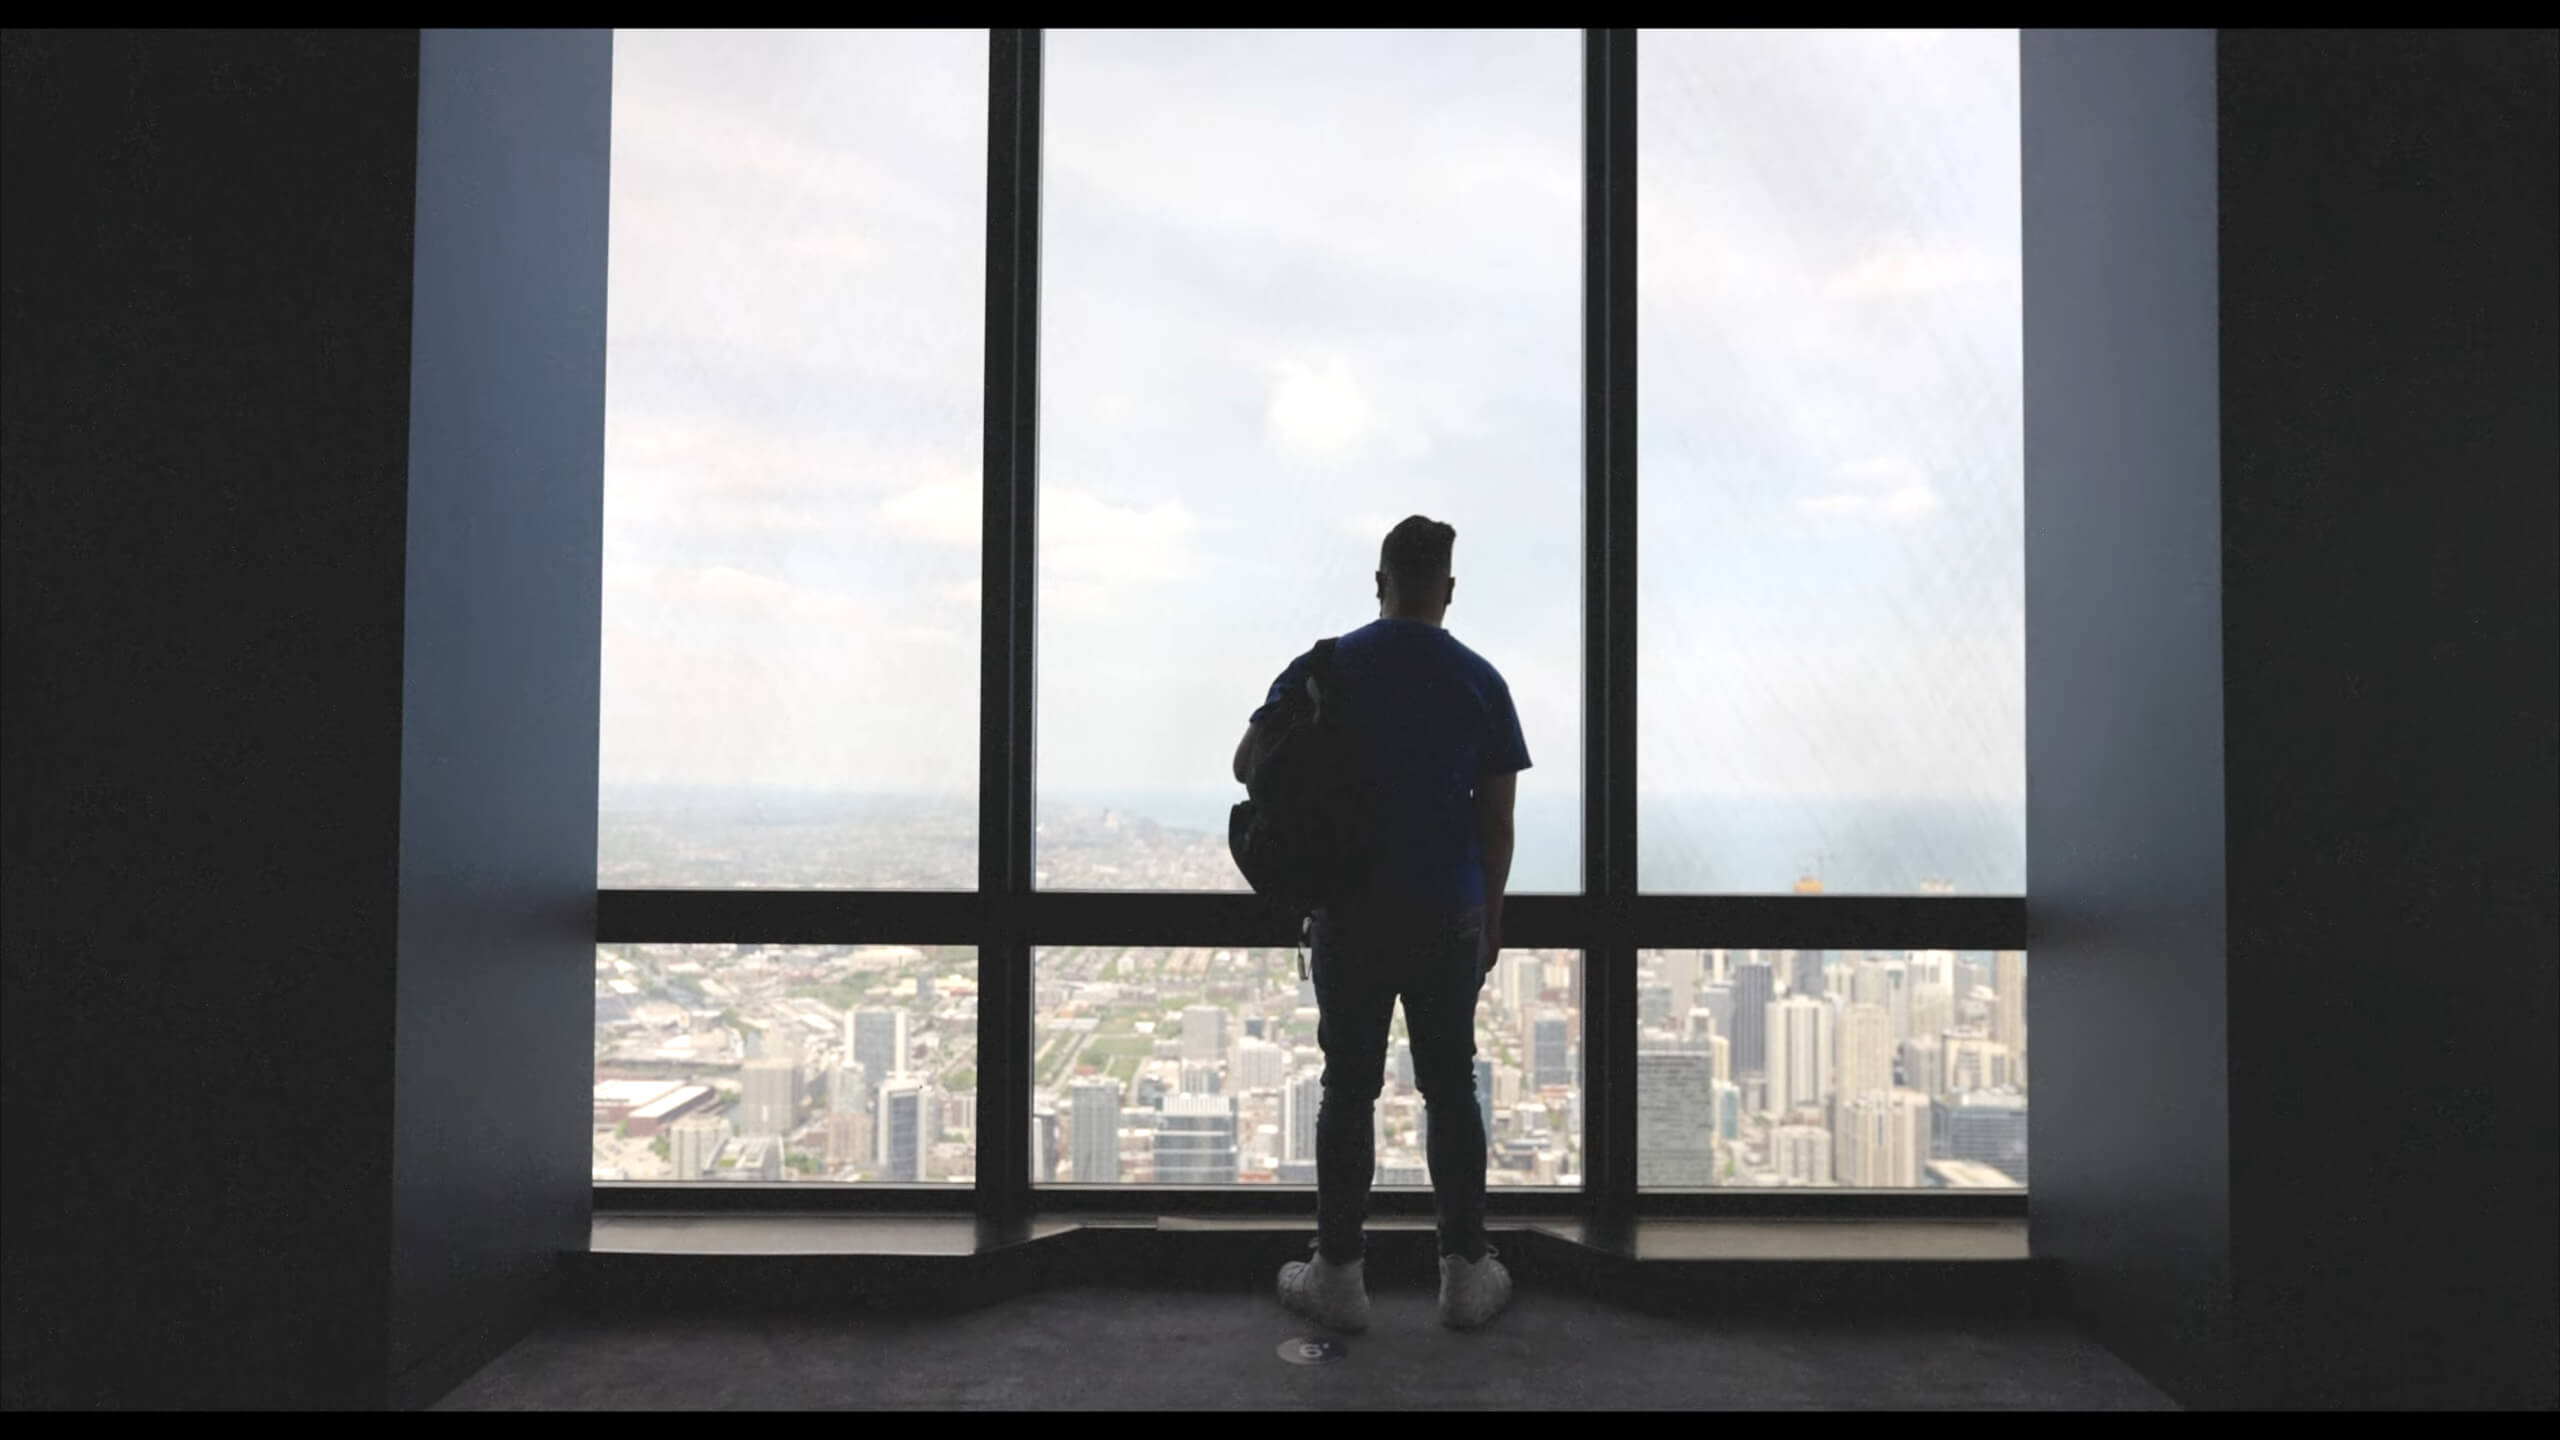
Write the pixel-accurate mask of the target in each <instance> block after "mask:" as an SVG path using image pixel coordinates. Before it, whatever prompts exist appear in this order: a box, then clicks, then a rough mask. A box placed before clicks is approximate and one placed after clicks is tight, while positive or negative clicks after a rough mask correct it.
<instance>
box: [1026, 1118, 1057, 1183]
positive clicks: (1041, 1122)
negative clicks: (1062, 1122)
mask: <svg viewBox="0 0 2560 1440" xmlns="http://www.w3.org/2000/svg"><path fill="white" fill-rule="evenodd" d="M1031 1183H1033V1184H1035V1185H1054V1184H1056V1183H1058V1110H1057V1107H1056V1106H1054V1105H1042V1106H1040V1107H1039V1108H1038V1109H1035V1110H1033V1111H1032V1112H1031Z"/></svg>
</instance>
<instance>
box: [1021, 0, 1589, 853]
mask: <svg viewBox="0 0 2560 1440" xmlns="http://www.w3.org/2000/svg"><path fill="white" fill-rule="evenodd" d="M1581 60H1582V40H1581V36H1580V35H1579V34H1577V33H1576V32H1573V31H1570V30H1556V31H1532V32H1504V31H1433V32H1422V33H1399V32H1392V31H1374V30H1353V31H1304V30H1295V31H1279V32H1257V33H1245V32H1236V31H1201V32H1180V33H1165V32H1151V31H1062V32H1057V33H1054V34H1052V35H1050V36H1049V37H1048V40H1047V59H1046V68H1045V80H1044V84H1045V86H1046V90H1047V94H1046V105H1045V115H1044V118H1043V135H1044V139H1045V144H1044V149H1043V154H1042V165H1043V174H1042V199H1041V222H1040V223H1041V292H1042V295H1043V301H1042V307H1041V314H1040V336H1041V353H1040V362H1041V363H1040V385H1041V403H1040V501H1039V503H1040V517H1039V524H1040V558H1039V617H1040V618H1039V649H1038V654H1039V673H1040V690H1039V696H1040V702H1039V723H1038V728H1037V733H1038V736H1039V747H1040V748H1039V754H1040V763H1039V775H1040V792H1039V817H1040V826H1041V829H1040V844H1039V852H1038V865H1039V871H1040V883H1042V884H1043V885H1046V886H1052V887H1057V888H1065V889H1114V888H1133V889H1233V888H1239V887H1241V886H1242V884H1243V881H1242V879H1241V878H1240V877H1238V876H1237V874H1236V871H1235V867H1234V865H1233V864H1232V863H1231V862H1230V861H1229V860H1228V858H1227V855H1226V847H1225V839H1224V837H1225V824H1226V809H1227V806H1228V805H1229V804H1230V803H1232V802H1233V801H1235V800H1237V799H1240V798H1242V797H1241V792H1240V791H1239V790H1238V788H1237V787H1236V785H1235V784H1234V782H1233V781H1232V780H1231V779H1230V778H1229V775H1228V759H1229V755H1230V753H1231V752H1232V751H1233V750H1234V748H1235V744H1236V739H1237V737H1238V736H1239V735H1241V734H1242V733H1243V731H1244V724H1245V718H1246V716H1247V715H1249V714H1250V713H1251V712H1252V711H1253V710H1254V709H1255V707H1257V706H1258V705H1260V704H1261V703H1262V699H1263V695H1264V692H1265V691H1266V690H1267V689H1268V687H1269V686H1270V684H1271V682H1272V679H1273V678H1274V677H1275V676H1277V675H1278V674H1279V672H1280V670H1281V668H1282V667H1283V666H1284V665H1286V664H1287V663H1288V662H1289V660H1290V659H1291V658H1292V657H1294V656H1296V655H1298V654H1300V653H1301V652H1303V651H1305V650H1306V649H1307V648H1308V647H1309V646H1310V645H1312V644H1313V643H1314V642H1315V641H1316V640H1317V639H1318V638H1320V637H1322V636H1327V635H1334V634H1339V633H1341V632H1343V631H1345V630H1349V629H1352V628H1355V627H1357V626H1359V625H1362V624H1365V623H1367V622H1368V621H1370V620H1373V619H1375V618H1377V599H1376V594H1375V586H1374V584H1373V582H1372V580H1371V578H1370V577H1371V574H1372V572H1374V571H1375V570H1376V569H1377V564H1378V546H1379V542H1380V541H1381V540H1382V539H1384V538H1385V536H1386V532H1387V529H1388V527H1390V526H1391V525H1393V524H1394V523H1395V522H1396V521H1398V520H1401V519H1403V518H1404V517H1405V516H1406V515H1408V514H1415V513H1421V514H1427V515H1430V516H1432V517H1433V518H1435V519H1441V520H1446V521H1448V522H1449V523H1450V524H1452V525H1454V526H1456V527H1457V531H1458V545H1457V554H1456V566H1455V568H1456V571H1457V577H1458V588H1457V596H1456V601H1455V603H1454V604H1453V605H1452V607H1451V608H1450V611H1449V617H1448V625H1449V628H1450V631H1451V633H1453V634H1455V635H1456V636H1458V638H1459V639H1461V640H1463V641H1465V642H1466V643H1467V644H1469V645H1470V646H1472V647H1474V648H1475V649H1476V650H1477V651H1478V652H1479V653H1481V654H1483V655H1484V656H1485V657H1486V658H1487V659H1489V660H1491V661H1492V662H1493V663H1494V665H1495V666H1496V667H1497V668H1498V669H1500V670H1501V671H1502V672H1503V675H1504V677H1505V678H1506V679H1507V680H1508V681H1509V683H1510V686H1511V691H1512V694H1513V696H1514V698H1515V702H1516V704H1517V705H1518V707H1519V711H1520V717H1521V723H1522V727H1523V729H1524V730H1525V732H1526V734H1527V738H1528V743H1529V753H1530V756H1531V758H1532V760H1533V762H1534V764H1533V766H1532V768H1531V769H1530V770H1529V771H1528V772H1527V773H1526V774H1524V775H1523V776H1522V777H1521V790H1520V796H1521V798H1520V841H1519V853H1518V856H1517V859H1516V861H1515V864H1514V871H1513V877H1512V878H1513V885H1514V888H1516V889H1521V890H1575V889H1579V888H1580V887H1581V868H1580V829H1579V815H1578V813H1577V811H1576V809H1575V802H1576V800H1577V797H1578V796H1579V794H1580V780H1581V755H1580V751H1581V683H1580V653H1581V650H1580V646H1581V628H1580V619H1579V603H1578V602H1579V598H1580V594H1581V584H1582V547H1581V543H1580V536H1581V504H1582V496H1581V483H1580V481H1581V465H1582V461H1581V446H1582V427H1581V408H1582V389H1581V375H1582V371H1581V342H1580V326H1581V266H1580V254H1579V252H1580V249H1581V242H1582V194H1581V188H1580V186H1581V180H1580V175H1581V153H1580V144H1581V128H1582V125H1581V119H1582V117H1581V81H1582V66H1581Z"/></svg>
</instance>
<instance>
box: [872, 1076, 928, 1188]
mask: <svg viewBox="0 0 2560 1440" xmlns="http://www.w3.org/2000/svg"><path fill="white" fill-rule="evenodd" d="M929 1103H930V1099H929V1097H928V1096H927V1095H926V1093H925V1085H924V1082H923V1081H922V1080H919V1079H917V1078H916V1077H914V1076H912V1075H901V1076H899V1077H898V1078H896V1079H894V1080H889V1081H886V1082H884V1083H883V1084H882V1085H881V1086H880V1113H879V1116H878V1119H877V1122H876V1123H875V1124H874V1126H873V1127H872V1133H873V1135H874V1136H875V1137H876V1140H877V1143H878V1144H879V1147H880V1150H879V1165H880V1178H881V1179H882V1180H886V1181H891V1182H904V1183H909V1184H912V1183H914V1182H916V1181H919V1180H922V1179H923V1178H924V1147H925V1128H926V1126H927V1124H928V1123H929V1122H928V1121H927V1120H926V1118H925V1107H926V1105H927V1104H929Z"/></svg>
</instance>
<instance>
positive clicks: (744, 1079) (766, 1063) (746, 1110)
mask: <svg viewBox="0 0 2560 1440" xmlns="http://www.w3.org/2000/svg"><path fill="white" fill-rule="evenodd" d="M738 1078H739V1080H740V1082H741V1083H742V1084H743V1085H744V1086H745V1093H744V1095H743V1096H742V1097H741V1098H740V1099H739V1102H738V1116H737V1121H738V1133H739V1134H741V1135H788V1134H790V1133H791V1132H792V1131H793V1130H796V1129H798V1128H799V1126H800V1103H799V1101H800V1097H799V1094H798V1091H799V1087H800V1062H799V1061H798V1060H795V1059H793V1058H792V1057H790V1056H789V1055H783V1054H771V1055H766V1056H764V1057H763V1058H761V1059H756V1060H750V1061H748V1062H747V1063H746V1064H745V1065H743V1066H741V1067H740V1069H739V1076H738Z"/></svg>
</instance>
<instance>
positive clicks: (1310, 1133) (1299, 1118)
mask: <svg viewBox="0 0 2560 1440" xmlns="http://www.w3.org/2000/svg"><path fill="white" fill-rule="evenodd" d="M1323 1103H1324V1076H1323V1075H1322V1074H1320V1073H1319V1072H1317V1071H1314V1070H1308V1071H1304V1072H1301V1073H1299V1074H1297V1075H1293V1076H1291V1077H1289V1081H1288V1083H1287V1084H1285V1085H1283V1086H1281V1087H1280V1161H1281V1163H1282V1164H1284V1165H1313V1164H1314V1163H1316V1110H1317V1108H1318V1107H1319V1106H1321V1105H1322V1104H1323Z"/></svg>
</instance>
